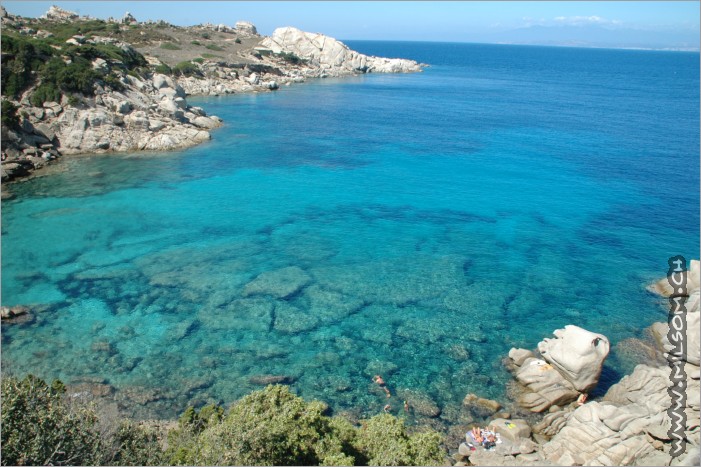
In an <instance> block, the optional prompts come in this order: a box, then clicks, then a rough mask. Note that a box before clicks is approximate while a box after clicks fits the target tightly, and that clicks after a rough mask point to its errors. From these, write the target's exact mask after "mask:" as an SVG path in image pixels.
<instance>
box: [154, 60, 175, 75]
mask: <svg viewBox="0 0 701 467" xmlns="http://www.w3.org/2000/svg"><path fill="white" fill-rule="evenodd" d="M154 71H155V72H156V73H160V74H162V75H169V74H171V73H173V70H172V69H171V68H170V67H169V66H168V65H166V64H165V63H161V64H160V65H157V66H156V68H155V69H154Z"/></svg>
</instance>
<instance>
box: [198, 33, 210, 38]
mask: <svg viewBox="0 0 701 467" xmlns="http://www.w3.org/2000/svg"><path fill="white" fill-rule="evenodd" d="M200 36H202V38H203V39H209V38H210V37H211V36H210V35H209V33H208V32H203V33H202V34H200Z"/></svg>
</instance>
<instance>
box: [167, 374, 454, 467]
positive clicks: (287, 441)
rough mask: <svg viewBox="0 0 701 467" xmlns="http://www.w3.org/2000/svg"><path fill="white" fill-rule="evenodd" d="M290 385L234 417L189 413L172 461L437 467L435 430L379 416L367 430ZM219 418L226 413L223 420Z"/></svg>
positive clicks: (243, 404) (242, 404) (251, 399)
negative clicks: (412, 430)
mask: <svg viewBox="0 0 701 467" xmlns="http://www.w3.org/2000/svg"><path fill="white" fill-rule="evenodd" d="M326 409H327V407H326V405H325V404H323V403H322V402H318V401H313V402H305V401H304V400H303V399H302V398H300V397H297V396H295V395H294V394H292V393H291V392H290V391H289V389H288V388H287V387H286V386H279V385H277V386H268V387H267V388H265V389H264V390H262V391H256V392H253V393H251V394H249V395H248V396H246V397H244V398H243V399H241V400H240V401H238V402H237V403H236V404H235V405H233V406H232V407H231V409H230V410H229V412H228V413H227V414H226V416H224V417H221V413H220V412H217V411H216V410H213V409H212V408H211V406H208V407H206V408H204V409H202V410H201V411H200V412H199V414H198V413H197V412H196V411H194V410H193V409H188V411H186V412H185V414H184V415H183V417H181V420H180V428H179V429H178V430H175V431H172V432H171V433H170V434H169V444H170V446H171V447H170V448H169V452H168V458H169V461H170V463H171V464H179V465H437V464H441V463H442V462H443V452H442V450H441V448H440V442H441V438H440V436H439V435H438V434H437V433H435V432H427V433H417V434H413V435H409V434H407V432H406V427H405V426H404V422H403V421H401V420H399V419H397V418H396V417H393V416H391V415H386V414H382V415H378V416H376V417H373V418H371V419H370V420H369V421H367V422H366V423H365V424H364V425H363V426H362V427H361V428H355V427H353V426H352V425H351V424H350V422H348V421H347V420H345V419H343V418H339V417H328V416H325V415H323V413H324V412H325V411H326ZM217 414H219V415H217Z"/></svg>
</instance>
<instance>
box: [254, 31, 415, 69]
mask: <svg viewBox="0 0 701 467" xmlns="http://www.w3.org/2000/svg"><path fill="white" fill-rule="evenodd" d="M261 46H263V47H266V48H268V49H270V50H271V51H272V52H273V53H282V52H285V53H292V54H294V55H296V56H298V57H299V58H302V59H305V60H308V61H309V64H310V65H312V66H318V67H320V68H321V69H322V70H324V71H326V73H327V74H328V75H334V76H336V75H342V74H350V73H371V72H372V73H407V72H414V71H421V66H420V65H419V64H418V63H417V62H415V61H413V60H406V59H401V58H380V57H372V56H367V55H363V54H361V53H358V52H355V51H353V50H351V49H349V48H348V46H347V45H345V44H344V43H343V42H340V41H338V40H336V39H334V38H332V37H329V36H325V35H323V34H317V33H311V32H304V31H300V30H299V29H297V28H293V27H284V28H278V29H276V30H275V31H273V35H272V36H271V37H266V38H265V39H263V41H261Z"/></svg>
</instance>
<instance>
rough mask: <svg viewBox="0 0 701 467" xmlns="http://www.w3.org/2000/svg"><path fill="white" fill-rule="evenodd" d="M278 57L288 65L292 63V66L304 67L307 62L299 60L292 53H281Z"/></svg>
mask: <svg viewBox="0 0 701 467" xmlns="http://www.w3.org/2000/svg"><path fill="white" fill-rule="evenodd" d="M277 56H278V57H280V58H281V59H283V60H284V61H286V62H287V63H291V64H292V65H302V64H303V63H306V62H307V61H306V60H304V59H302V58H299V57H298V56H297V55H295V54H293V53H292V52H280V53H279V54H277Z"/></svg>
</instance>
